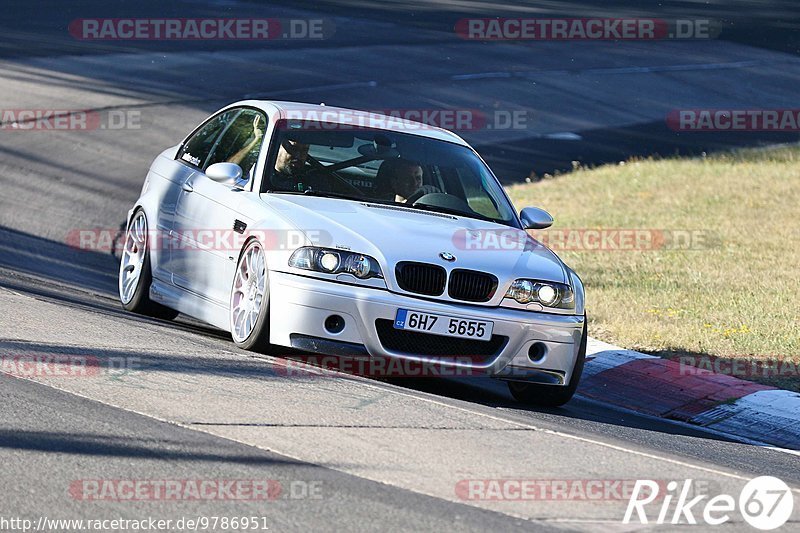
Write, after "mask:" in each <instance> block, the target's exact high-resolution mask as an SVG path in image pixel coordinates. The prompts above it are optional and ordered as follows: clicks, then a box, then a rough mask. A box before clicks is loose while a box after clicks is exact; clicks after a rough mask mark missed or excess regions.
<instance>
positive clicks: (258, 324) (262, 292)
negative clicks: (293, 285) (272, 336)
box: [230, 239, 270, 352]
mask: <svg viewBox="0 0 800 533" xmlns="http://www.w3.org/2000/svg"><path fill="white" fill-rule="evenodd" d="M230 323H231V336H232V337H233V342H235V343H236V345H237V346H238V347H240V348H243V349H245V350H255V351H262V352H266V351H269V348H270V345H269V284H268V278H267V258H266V255H265V254H264V248H263V247H262V246H261V244H260V243H259V242H258V241H257V240H255V239H253V240H251V241H250V242H249V243H247V245H245V247H244V250H243V251H242V254H241V256H240V257H239V263H238V264H237V265H236V274H235V275H234V277H233V287H231V304H230Z"/></svg>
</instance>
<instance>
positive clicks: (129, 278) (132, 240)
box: [118, 208, 178, 320]
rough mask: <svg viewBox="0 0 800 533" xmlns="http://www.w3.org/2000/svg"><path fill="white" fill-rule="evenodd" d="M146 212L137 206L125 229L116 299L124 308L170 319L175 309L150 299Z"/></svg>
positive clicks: (150, 277)
mask: <svg viewBox="0 0 800 533" xmlns="http://www.w3.org/2000/svg"><path fill="white" fill-rule="evenodd" d="M147 227H148V226H147V216H146V215H145V214H144V211H143V210H142V209H141V208H139V209H137V210H136V211H135V212H134V213H133V216H132V217H131V221H130V224H128V227H127V229H126V230H125V242H124V247H123V249H122V256H121V257H120V263H119V283H118V288H119V300H120V303H122V307H124V308H125V309H126V310H128V311H131V312H133V313H137V314H140V315H146V316H151V317H154V318H163V319H165V320H172V319H173V318H175V317H176V316H178V311H175V310H174V309H170V308H169V307H164V306H163V305H161V304H158V303H156V302H154V301H152V300H151V299H150V285H151V283H152V282H153V275H152V270H151V265H150V247H149V246H148V244H149V243H148V235H149V234H148V232H147Z"/></svg>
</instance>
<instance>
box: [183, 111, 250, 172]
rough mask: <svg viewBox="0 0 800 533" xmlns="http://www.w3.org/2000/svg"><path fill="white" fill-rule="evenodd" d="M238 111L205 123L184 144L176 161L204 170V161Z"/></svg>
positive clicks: (221, 114)
mask: <svg viewBox="0 0 800 533" xmlns="http://www.w3.org/2000/svg"><path fill="white" fill-rule="evenodd" d="M239 112H240V110H239V109H231V110H229V111H225V112H224V113H220V114H219V115H217V116H215V117H213V118H212V119H211V120H209V121H208V122H206V123H205V124H204V125H203V126H201V127H200V129H199V130H197V131H196V132H195V134H194V135H192V136H191V137H190V138H189V139H188V140H187V141H186V142H185V143H184V144H183V148H182V149H181V151H180V153H179V154H178V159H180V160H182V161H185V162H187V163H189V164H190V165H193V166H195V167H198V168H202V169H205V168H206V164H205V163H206V160H207V159H208V156H209V155H210V154H211V151H212V150H213V149H214V146H215V144H216V142H217V140H218V139H219V138H220V136H221V135H222V133H223V132H224V131H225V130H226V128H227V126H228V125H229V124H230V123H231V122H232V121H233V120H234V119H235V118H236V115H238V114H239Z"/></svg>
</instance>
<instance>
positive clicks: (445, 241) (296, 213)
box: [262, 193, 567, 286]
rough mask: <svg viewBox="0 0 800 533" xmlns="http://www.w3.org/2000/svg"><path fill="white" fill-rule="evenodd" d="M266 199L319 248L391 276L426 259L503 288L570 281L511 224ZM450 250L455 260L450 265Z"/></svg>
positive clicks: (305, 199) (287, 197)
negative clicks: (484, 275)
mask: <svg viewBox="0 0 800 533" xmlns="http://www.w3.org/2000/svg"><path fill="white" fill-rule="evenodd" d="M262 198H263V200H264V202H266V203H267V204H268V205H269V206H270V207H272V208H273V209H275V210H277V211H278V212H279V213H280V215H281V216H282V217H283V218H284V219H286V220H287V221H288V222H290V223H291V224H292V225H293V226H295V227H296V228H297V229H298V230H301V231H303V232H304V233H306V235H307V236H308V237H309V239H310V240H311V241H313V242H314V243H315V244H318V245H320V246H327V247H331V248H340V249H347V250H352V251H354V252H359V253H365V254H368V255H371V256H373V257H375V258H376V259H377V260H378V262H379V263H380V265H381V268H382V269H383V270H384V274H389V273H390V272H392V270H393V269H394V265H396V264H397V263H398V262H399V261H418V262H424V263H434V264H438V265H441V266H443V267H445V268H446V269H448V270H450V269H453V268H466V269H471V270H479V271H483V272H491V273H492V274H494V275H496V276H497V277H498V280H499V282H500V284H501V286H503V284H507V283H510V282H511V281H513V279H516V278H519V277H528V278H534V279H540V280H544V281H554V282H560V283H567V274H566V271H565V267H564V265H563V263H562V262H561V260H560V259H559V258H558V257H557V256H556V255H555V254H554V253H553V252H552V251H551V250H549V249H548V248H547V247H545V246H544V245H542V244H541V243H539V242H538V241H536V240H535V239H533V238H532V237H530V236H529V235H528V234H527V233H526V232H525V231H522V230H519V229H516V228H511V227H509V226H504V225H501V224H495V223H493V222H487V221H482V220H477V219H472V218H467V217H461V216H453V215H447V214H442V213H434V212H430V211H421V210H416V209H411V208H404V207H401V206H393V205H385V204H376V203H370V202H366V201H364V202H359V201H350V200H342V199H336V198H323V197H316V196H302V195H292V194H275V193H269V194H264V195H262ZM443 252H444V253H449V254H452V255H453V256H455V260H454V261H445V260H444V259H443V258H442V257H441V256H440V254H441V253H443ZM390 277H391V278H393V276H389V275H387V282H388V281H389V278H390Z"/></svg>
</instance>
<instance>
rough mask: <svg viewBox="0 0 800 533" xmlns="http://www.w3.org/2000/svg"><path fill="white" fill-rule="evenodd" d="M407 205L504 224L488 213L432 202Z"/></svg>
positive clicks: (412, 207) (413, 207) (422, 209)
mask: <svg viewBox="0 0 800 533" xmlns="http://www.w3.org/2000/svg"><path fill="white" fill-rule="evenodd" d="M405 207H408V208H411V209H419V210H421V211H432V212H434V213H445V214H447V215H457V216H461V217H467V218H477V219H478V220H485V221H487V222H494V223H496V224H504V222H503V221H500V220H497V219H494V218H491V217H487V216H486V215H481V214H480V213H476V212H475V211H472V212H471V213H468V212H466V211H461V210H460V209H451V208H449V207H440V206H438V205H430V204H414V205H406V206H405Z"/></svg>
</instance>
